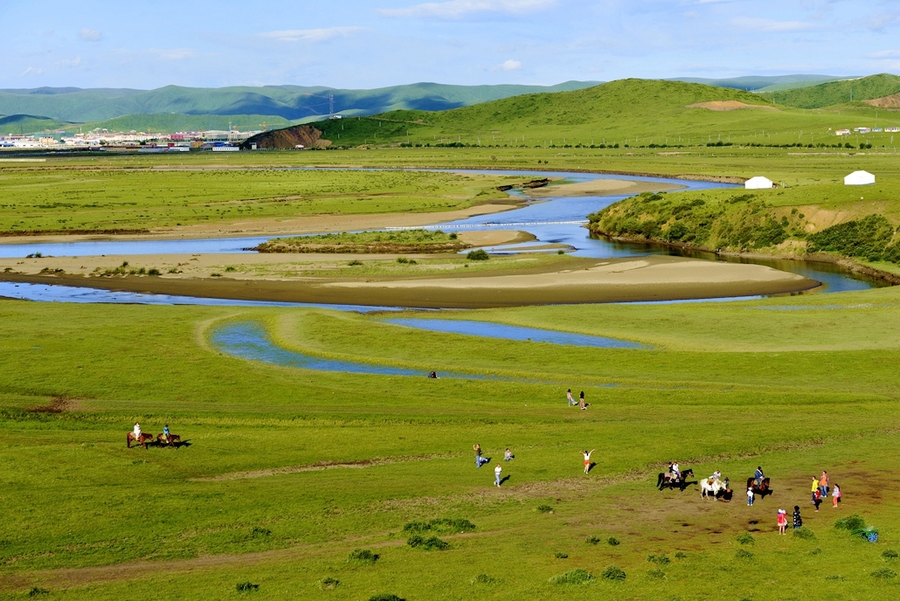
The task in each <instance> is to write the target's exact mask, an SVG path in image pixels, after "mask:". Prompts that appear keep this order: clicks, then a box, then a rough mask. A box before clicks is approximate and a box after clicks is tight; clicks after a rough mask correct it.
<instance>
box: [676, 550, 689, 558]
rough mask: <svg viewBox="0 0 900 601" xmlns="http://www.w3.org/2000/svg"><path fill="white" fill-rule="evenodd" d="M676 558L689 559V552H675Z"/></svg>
mask: <svg viewBox="0 0 900 601" xmlns="http://www.w3.org/2000/svg"><path fill="white" fill-rule="evenodd" d="M675 559H687V553H685V552H684V551H678V552H677V553H675Z"/></svg>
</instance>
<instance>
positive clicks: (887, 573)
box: [871, 568, 897, 580]
mask: <svg viewBox="0 0 900 601" xmlns="http://www.w3.org/2000/svg"><path fill="white" fill-rule="evenodd" d="M871 575H872V578H881V579H882V580H887V579H888V578H896V577H897V572H895V571H894V570H892V569H891V568H881V569H879V570H875V571H874V572H872V574H871Z"/></svg>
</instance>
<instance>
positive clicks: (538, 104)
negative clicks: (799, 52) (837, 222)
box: [315, 79, 900, 147]
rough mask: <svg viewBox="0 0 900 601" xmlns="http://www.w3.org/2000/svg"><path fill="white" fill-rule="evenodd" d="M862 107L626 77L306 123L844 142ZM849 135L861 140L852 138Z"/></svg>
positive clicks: (351, 134)
mask: <svg viewBox="0 0 900 601" xmlns="http://www.w3.org/2000/svg"><path fill="white" fill-rule="evenodd" d="M729 109H731V110H729ZM737 109H740V110H737ZM866 111H871V112H874V109H871V107H868V106H867V105H864V104H862V103H860V105H859V107H853V108H852V110H847V109H846V108H845V109H843V110H841V111H838V110H835V111H827V110H825V111H807V110H800V109H793V108H785V107H779V106H774V105H772V104H770V103H769V102H768V101H767V99H766V98H764V97H761V96H760V95H758V94H751V93H749V92H744V91H741V90H735V89H729V88H719V87H713V86H706V85H700V84H690V83H683V82H675V81H660V80H639V79H625V80H618V81H613V82H609V83H606V84H601V85H599V86H595V87H592V88H587V89H584V90H577V91H573V92H558V93H555V94H526V95H522V96H516V97H513V98H505V99H502V100H497V101H494V102H489V103H483V104H478V105H473V106H468V107H464V108H460V109H453V110H449V111H443V112H440V113H432V112H424V111H393V112H389V113H384V114H381V115H377V116H373V117H368V118H359V119H343V120H326V121H321V122H318V123H316V124H315V127H316V128H317V129H319V130H321V131H322V132H323V133H322V137H323V139H326V140H330V141H331V142H332V144H333V145H335V146H337V147H346V146H354V145H371V144H375V145H385V144H413V145H416V144H422V145H432V146H434V145H438V146H446V145H467V146H468V145H471V146H544V147H560V146H562V147H566V146H613V145H615V144H618V145H620V146H624V145H629V146H645V147H646V146H651V145H653V146H688V145H690V146H696V145H700V144H730V143H732V142H734V143H753V144H763V145H767V144H772V143H775V144H788V143H789V144H798V143H802V144H803V145H806V144H812V143H814V142H815V143H819V144H822V143H828V144H837V143H838V142H840V143H842V144H843V143H844V142H845V140H843V139H838V138H837V137H835V136H834V133H833V132H834V130H837V129H841V128H846V127H854V126H857V125H860V124H865V123H866V120H867V115H868V113H867V112H866ZM879 124H880V125H894V124H900V115H893V114H887V115H885V114H884V112H883V113H882V114H881V116H880V118H879ZM854 143H856V144H860V143H863V141H862V140H856V139H854ZM876 143H877V140H876Z"/></svg>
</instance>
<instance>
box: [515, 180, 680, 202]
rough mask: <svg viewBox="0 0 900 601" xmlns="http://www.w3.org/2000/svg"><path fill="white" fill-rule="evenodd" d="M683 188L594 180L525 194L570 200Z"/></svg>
mask: <svg viewBox="0 0 900 601" xmlns="http://www.w3.org/2000/svg"><path fill="white" fill-rule="evenodd" d="M685 188H687V186H683V185H680V184H662V183H655V182H643V181H635V180H627V179H595V180H593V181H590V182H578V183H575V184H559V185H550V186H546V187H544V188H532V189H529V190H525V193H526V194H527V195H528V196H531V197H533V198H550V197H556V196H562V197H568V198H572V197H576V196H611V195H614V194H616V195H618V194H630V195H634V194H641V193H642V192H668V191H671V190H683V189H685Z"/></svg>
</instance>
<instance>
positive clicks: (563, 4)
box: [0, 0, 900, 89]
mask: <svg viewBox="0 0 900 601" xmlns="http://www.w3.org/2000/svg"><path fill="white" fill-rule="evenodd" d="M0 32H2V33H0V35H2V38H3V42H2V48H3V58H2V60H0V88H34V87H40V86H76V87H82V88H93V87H108V88H139V89H152V88H157V87H161V86H164V85H169V84H174V85H183V86H193V87H222V86H231V85H253V86H256V85H269V84H272V85H280V84H293V85H307V86H310V85H322V86H329V87H335V88H359V89H369V88H378V87H384V86H391V85H400V84H407V83H415V82H420V81H433V82H438V83H448V84H464V85H477V84H499V83H520V84H542V85H550V84H555V83H560V82H563V81H567V80H573V79H574V80H582V81H610V80H613V79H621V78H625V77H641V78H671V77H709V78H716V77H733V76H740V75H783V74H793V73H815V74H826V75H870V74H874V73H883V72H887V73H900V0H853V1H851V0H796V1H794V0H781V1H771V0H754V1H743V0H630V1H628V0H622V1H619V0H595V1H582V0H448V1H441V0H437V1H435V2H424V3H422V2H418V0H336V1H335V2H330V3H325V2H316V3H312V2H307V1H301V0H298V1H281V0H276V1H263V2H252V1H247V0H244V1H241V2H236V1H233V0H215V1H212V0H181V1H179V2H174V1H171V0H155V1H153V2H149V1H146V0H125V1H123V0H118V1H104V0H93V1H91V0H0Z"/></svg>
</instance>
